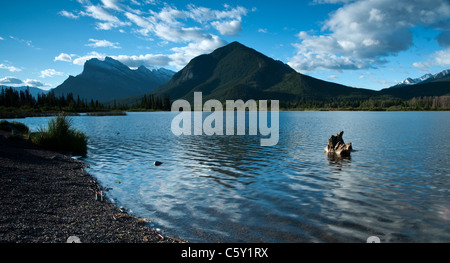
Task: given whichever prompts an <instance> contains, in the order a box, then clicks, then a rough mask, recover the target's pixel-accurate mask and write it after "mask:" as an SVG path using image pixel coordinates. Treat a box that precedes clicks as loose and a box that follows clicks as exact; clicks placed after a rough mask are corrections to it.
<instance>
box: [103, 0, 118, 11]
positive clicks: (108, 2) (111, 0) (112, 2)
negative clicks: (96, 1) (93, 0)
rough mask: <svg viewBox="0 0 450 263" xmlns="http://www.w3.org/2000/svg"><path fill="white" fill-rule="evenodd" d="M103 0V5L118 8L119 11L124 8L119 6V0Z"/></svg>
mask: <svg viewBox="0 0 450 263" xmlns="http://www.w3.org/2000/svg"><path fill="white" fill-rule="evenodd" d="M101 1H102V3H103V6H104V7H105V8H108V9H113V10H117V11H120V10H122V9H121V8H120V7H119V3H118V1H117V0H101Z"/></svg>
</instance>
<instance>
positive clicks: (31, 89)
mask: <svg viewBox="0 0 450 263" xmlns="http://www.w3.org/2000/svg"><path fill="white" fill-rule="evenodd" d="M9 88H12V89H13V90H16V91H18V92H20V91H23V92H25V91H26V90H27V89H28V91H29V92H30V94H31V96H33V97H34V98H37V96H38V94H40V95H42V94H46V93H47V91H45V90H42V89H40V88H36V87H28V86H21V87H11V86H5V85H0V90H2V89H5V90H6V89H9Z"/></svg>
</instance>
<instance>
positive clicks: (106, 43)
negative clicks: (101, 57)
mask: <svg viewBox="0 0 450 263" xmlns="http://www.w3.org/2000/svg"><path fill="white" fill-rule="evenodd" d="M89 41H90V42H92V43H91V44H86V46H88V47H93V48H97V47H110V48H116V49H117V48H121V47H120V46H119V43H117V42H116V43H112V42H110V41H108V40H97V39H92V38H91V39H89Z"/></svg>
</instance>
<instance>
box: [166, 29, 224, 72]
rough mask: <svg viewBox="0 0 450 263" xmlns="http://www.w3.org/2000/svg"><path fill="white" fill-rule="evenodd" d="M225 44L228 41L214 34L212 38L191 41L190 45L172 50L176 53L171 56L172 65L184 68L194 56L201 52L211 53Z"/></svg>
mask: <svg viewBox="0 0 450 263" xmlns="http://www.w3.org/2000/svg"><path fill="white" fill-rule="evenodd" d="M225 44H226V42H225V41H224V40H222V39H221V38H219V37H218V36H214V35H212V36H211V38H207V39H203V40H201V41H198V42H193V43H189V45H187V46H185V47H175V48H172V51H174V52H175V53H174V54H171V55H170V56H169V57H170V58H171V62H170V65H174V66H176V67H177V68H182V67H184V66H185V65H186V64H187V63H189V61H190V60H191V59H193V58H194V57H196V56H199V55H201V54H206V53H210V52H211V51H213V50H215V49H217V48H219V47H221V46H224V45H225Z"/></svg>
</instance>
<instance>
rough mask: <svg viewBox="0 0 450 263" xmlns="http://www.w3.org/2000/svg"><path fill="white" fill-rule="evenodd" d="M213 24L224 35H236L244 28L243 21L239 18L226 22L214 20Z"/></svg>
mask: <svg viewBox="0 0 450 263" xmlns="http://www.w3.org/2000/svg"><path fill="white" fill-rule="evenodd" d="M211 25H212V26H213V27H214V28H215V29H217V30H218V31H219V33H220V34H222V35H224V36H234V35H236V34H237V33H239V32H241V30H242V26H241V22H240V21H238V20H233V21H224V22H219V21H214V22H212V23H211Z"/></svg>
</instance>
